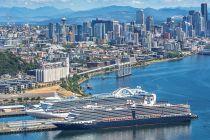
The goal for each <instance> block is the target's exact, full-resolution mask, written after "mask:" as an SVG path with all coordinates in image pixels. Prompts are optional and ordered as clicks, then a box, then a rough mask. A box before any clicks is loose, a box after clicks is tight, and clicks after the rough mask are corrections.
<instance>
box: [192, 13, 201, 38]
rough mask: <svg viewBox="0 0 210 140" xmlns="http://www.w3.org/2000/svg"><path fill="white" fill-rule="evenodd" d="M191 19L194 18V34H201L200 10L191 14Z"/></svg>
mask: <svg viewBox="0 0 210 140" xmlns="http://www.w3.org/2000/svg"><path fill="white" fill-rule="evenodd" d="M193 19H194V22H193V23H194V24H193V25H194V30H195V34H196V35H200V34H201V26H202V16H201V13H200V12H195V14H194V15H193Z"/></svg>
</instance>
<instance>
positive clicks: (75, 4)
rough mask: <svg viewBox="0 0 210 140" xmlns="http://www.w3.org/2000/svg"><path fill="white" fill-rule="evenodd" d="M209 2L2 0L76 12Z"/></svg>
mask: <svg viewBox="0 0 210 140" xmlns="http://www.w3.org/2000/svg"><path fill="white" fill-rule="evenodd" d="M208 2H209V1H208V0H196V1H193V2H192V1H190V0H155V1H154V0H132V1H127V0H19V1H15V0H7V1H4V0H0V5H1V7H26V8H31V9H34V8H39V7H44V6H52V7H55V8H59V9H64V8H69V9H72V10H74V11H80V10H88V9H93V8H101V7H106V6H111V5H118V6H131V7H136V8H147V7H151V8H156V9H159V8H164V7H198V5H199V4H200V3H208Z"/></svg>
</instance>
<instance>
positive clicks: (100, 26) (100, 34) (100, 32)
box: [94, 23, 106, 40]
mask: <svg viewBox="0 0 210 140" xmlns="http://www.w3.org/2000/svg"><path fill="white" fill-rule="evenodd" d="M105 31H106V28H105V23H96V24H95V25H94V37H96V39H99V40H102V39H104V38H105Z"/></svg>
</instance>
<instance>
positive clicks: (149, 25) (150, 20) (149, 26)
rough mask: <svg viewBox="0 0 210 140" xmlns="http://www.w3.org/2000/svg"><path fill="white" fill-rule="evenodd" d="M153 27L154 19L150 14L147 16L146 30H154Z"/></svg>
mask: <svg viewBox="0 0 210 140" xmlns="http://www.w3.org/2000/svg"><path fill="white" fill-rule="evenodd" d="M153 27H154V19H153V17H152V16H148V17H147V18H146V30H147V31H153Z"/></svg>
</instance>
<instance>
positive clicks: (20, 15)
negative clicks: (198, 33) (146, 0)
mask: <svg viewBox="0 0 210 140" xmlns="http://www.w3.org/2000/svg"><path fill="white" fill-rule="evenodd" d="M192 9H195V10H199V8H198V7H192V8H162V9H153V8H145V9H144V12H145V16H153V17H154V20H155V22H156V23H157V22H162V21H165V20H166V18H167V17H172V16H183V15H187V14H188V11H189V10H192ZM137 10H138V9H137V8H134V7H130V6H115V5H113V6H108V7H103V8H96V9H91V10H86V11H76V12H74V11H73V10H71V9H57V8H54V7H40V8H37V9H28V8H25V7H12V8H5V7H0V22H1V23H3V22H4V23H8V22H10V23H13V22H16V23H39V24H47V23H49V22H59V21H60V18H61V17H66V18H67V19H68V22H70V23H81V22H83V21H88V20H92V19H95V18H102V19H113V20H119V21H121V22H130V21H132V20H135V13H136V11H137ZM209 11H210V10H209Z"/></svg>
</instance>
